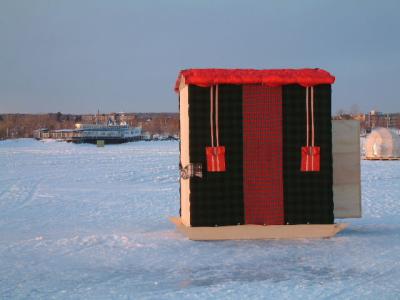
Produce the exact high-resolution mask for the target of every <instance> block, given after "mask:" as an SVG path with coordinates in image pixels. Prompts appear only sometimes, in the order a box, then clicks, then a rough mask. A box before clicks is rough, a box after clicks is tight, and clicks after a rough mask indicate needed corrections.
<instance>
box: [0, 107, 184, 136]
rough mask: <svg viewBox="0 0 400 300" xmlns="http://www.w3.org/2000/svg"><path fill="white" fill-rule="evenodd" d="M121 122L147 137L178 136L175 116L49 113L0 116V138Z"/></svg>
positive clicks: (175, 114)
mask: <svg viewBox="0 0 400 300" xmlns="http://www.w3.org/2000/svg"><path fill="white" fill-rule="evenodd" d="M108 119H111V120H112V121H116V122H121V121H124V122H126V123H127V124H129V125H131V126H142V129H143V130H142V131H143V132H144V133H149V134H161V135H175V134H178V133H179V114H178V113H127V114H116V113H110V114H101V115H94V114H93V115H74V114H62V113H61V112H58V113H48V114H0V139H7V138H31V137H33V132H34V130H36V129H40V128H48V129H50V130H56V129H73V128H75V123H95V122H96V121H97V122H99V123H104V122H106V121H107V120H108Z"/></svg>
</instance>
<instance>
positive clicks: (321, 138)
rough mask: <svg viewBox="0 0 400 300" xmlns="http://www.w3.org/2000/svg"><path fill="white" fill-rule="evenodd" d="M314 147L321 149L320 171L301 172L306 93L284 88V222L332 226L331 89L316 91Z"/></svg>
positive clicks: (304, 139) (304, 133) (326, 86)
mask: <svg viewBox="0 0 400 300" xmlns="http://www.w3.org/2000/svg"><path fill="white" fill-rule="evenodd" d="M314 89H315V145H316V146H320V147H321V171H320V172H301V171H300V163H301V147H302V146H305V145H306V100H305V99H306V92H305V91H306V90H305V88H304V87H301V86H299V85H286V86H283V182H284V203H285V222H286V223H289V224H307V223H310V224H331V223H333V219H334V217H333V192H332V124H331V86H330V85H318V86H316V87H315V88H314Z"/></svg>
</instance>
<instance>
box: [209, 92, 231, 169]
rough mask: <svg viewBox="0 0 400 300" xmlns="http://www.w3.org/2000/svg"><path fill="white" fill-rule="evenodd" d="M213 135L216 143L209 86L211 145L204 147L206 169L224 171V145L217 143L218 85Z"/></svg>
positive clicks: (212, 102)
mask: <svg viewBox="0 0 400 300" xmlns="http://www.w3.org/2000/svg"><path fill="white" fill-rule="evenodd" d="M215 94H216V96H215V135H216V142H217V143H216V145H214V121H213V119H214V88H213V86H211V88H210V127H211V147H206V158H207V171H208V172H224V171H226V165H225V146H220V145H219V126H218V94H219V93H218V85H217V86H216V92H215Z"/></svg>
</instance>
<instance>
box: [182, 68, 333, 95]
mask: <svg viewBox="0 0 400 300" xmlns="http://www.w3.org/2000/svg"><path fill="white" fill-rule="evenodd" d="M182 80H183V81H184V83H185V84H193V85H197V86H202V87H207V86H211V85H215V84H238V85H241V84H263V85H267V86H271V87H273V86H281V85H287V84H299V85H302V86H304V87H308V86H315V85H318V84H332V83H334V82H335V76H333V75H332V74H330V73H329V72H327V71H325V70H322V69H271V70H255V69H187V70H182V71H181V72H180V73H179V75H178V78H177V80H176V83H175V91H176V92H178V91H179V87H180V85H181V81H182Z"/></svg>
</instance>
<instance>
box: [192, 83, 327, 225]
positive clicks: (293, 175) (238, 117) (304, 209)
mask: <svg viewBox="0 0 400 300" xmlns="http://www.w3.org/2000/svg"><path fill="white" fill-rule="evenodd" d="M282 89H283V90H282V92H283V111H282V113H283V133H282V134H283V149H282V152H283V184H284V208H285V222H286V223H289V224H307V223H310V224H330V223H333V220H334V217H333V192H332V128H331V86H330V85H319V86H316V87H315V96H316V97H315V99H316V100H315V138H316V140H315V142H316V143H315V145H316V146H320V147H321V171H320V172H301V171H300V162H301V152H300V151H301V147H302V146H305V144H306V111H305V106H306V105H305V88H304V87H301V86H299V85H288V86H283V87H282ZM219 90H220V97H219V102H220V103H219V110H220V116H219V123H220V144H221V145H222V146H225V147H226V166H227V170H226V172H207V166H206V157H205V147H206V146H210V143H211V141H210V88H202V87H198V86H193V85H190V86H189V135H190V141H189V147H190V149H189V153H190V161H191V163H202V164H203V178H198V177H193V178H191V182H190V214H191V225H192V226H215V225H219V226H221V225H236V224H239V223H240V224H244V199H243V123H242V122H243V117H242V114H243V111H242V103H243V101H242V86H239V85H220V87H219ZM265 134H268V133H267V132H266V133H265Z"/></svg>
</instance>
